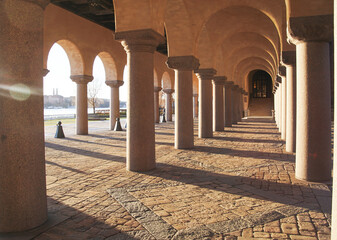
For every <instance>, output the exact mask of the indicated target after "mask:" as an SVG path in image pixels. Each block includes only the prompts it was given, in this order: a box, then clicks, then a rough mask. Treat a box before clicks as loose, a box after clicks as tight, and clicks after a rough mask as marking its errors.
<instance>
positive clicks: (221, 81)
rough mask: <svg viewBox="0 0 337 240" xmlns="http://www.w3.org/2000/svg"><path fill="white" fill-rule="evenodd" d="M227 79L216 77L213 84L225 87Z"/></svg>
mask: <svg viewBox="0 0 337 240" xmlns="http://www.w3.org/2000/svg"><path fill="white" fill-rule="evenodd" d="M226 80H227V77H226V76H215V77H214V78H213V83H214V84H215V85H224V84H225V83H226Z"/></svg>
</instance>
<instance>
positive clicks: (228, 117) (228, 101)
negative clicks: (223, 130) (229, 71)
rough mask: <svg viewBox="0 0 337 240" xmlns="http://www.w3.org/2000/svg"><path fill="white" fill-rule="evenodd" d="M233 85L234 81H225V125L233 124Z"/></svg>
mask: <svg viewBox="0 0 337 240" xmlns="http://www.w3.org/2000/svg"><path fill="white" fill-rule="evenodd" d="M232 87H233V82H231V81H226V83H225V86H224V88H225V127H231V126H232V117H233V114H232Z"/></svg>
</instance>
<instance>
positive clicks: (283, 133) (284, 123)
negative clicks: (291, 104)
mask: <svg viewBox="0 0 337 240" xmlns="http://www.w3.org/2000/svg"><path fill="white" fill-rule="evenodd" d="M279 76H280V77H281V78H282V102H281V104H282V119H281V121H282V131H281V139H282V140H286V129H287V80H286V68H285V67H284V66H280V67H279Z"/></svg>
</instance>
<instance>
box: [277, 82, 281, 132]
mask: <svg viewBox="0 0 337 240" xmlns="http://www.w3.org/2000/svg"><path fill="white" fill-rule="evenodd" d="M276 81H277V82H278V84H279V87H278V113H279V114H278V123H279V124H278V128H279V132H280V133H281V132H282V78H281V77H280V76H277V78H276Z"/></svg>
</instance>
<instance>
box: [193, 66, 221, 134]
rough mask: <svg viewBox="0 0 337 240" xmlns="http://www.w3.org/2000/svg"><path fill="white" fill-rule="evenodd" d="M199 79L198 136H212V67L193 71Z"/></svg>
mask: <svg viewBox="0 0 337 240" xmlns="http://www.w3.org/2000/svg"><path fill="white" fill-rule="evenodd" d="M194 72H195V73H196V75H197V77H198V79H199V133H198V135H199V138H210V137H213V120H212V118H213V107H212V81H211V80H212V79H213V77H214V75H215V74H216V70H215V69H213V68H204V69H198V70H196V71H194Z"/></svg>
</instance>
